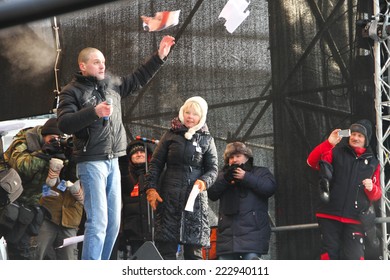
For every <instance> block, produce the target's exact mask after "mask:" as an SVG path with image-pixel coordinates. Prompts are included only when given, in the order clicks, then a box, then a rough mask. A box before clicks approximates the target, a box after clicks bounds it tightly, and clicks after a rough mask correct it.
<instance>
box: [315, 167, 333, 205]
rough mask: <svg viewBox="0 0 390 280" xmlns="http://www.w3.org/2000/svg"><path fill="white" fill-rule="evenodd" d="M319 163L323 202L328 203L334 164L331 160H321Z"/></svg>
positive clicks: (319, 184)
mask: <svg viewBox="0 0 390 280" xmlns="http://www.w3.org/2000/svg"><path fill="white" fill-rule="evenodd" d="M319 164H320V171H319V175H320V180H319V181H318V186H319V189H320V199H321V200H322V201H323V202H325V203H328V202H329V196H330V188H329V181H331V180H332V177H333V166H332V165H331V164H330V163H329V162H327V161H323V160H321V161H320V162H319Z"/></svg>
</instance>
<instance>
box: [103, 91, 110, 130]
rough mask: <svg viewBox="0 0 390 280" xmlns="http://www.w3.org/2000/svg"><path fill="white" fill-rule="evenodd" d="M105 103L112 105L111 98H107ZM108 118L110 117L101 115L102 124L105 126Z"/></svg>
mask: <svg viewBox="0 0 390 280" xmlns="http://www.w3.org/2000/svg"><path fill="white" fill-rule="evenodd" d="M106 103H107V105H112V98H110V97H109V98H107V100H106ZM109 120H110V117H103V126H106V125H107V123H108V121H109Z"/></svg>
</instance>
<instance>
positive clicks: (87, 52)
mask: <svg viewBox="0 0 390 280" xmlns="http://www.w3.org/2000/svg"><path fill="white" fill-rule="evenodd" d="M95 52H100V51H99V50H98V49H96V48H91V47H88V48H85V49H82V50H81V51H80V53H79V56H78V58H77V63H78V64H80V63H81V62H84V63H86V62H87V61H88V60H89V58H90V57H91V54H92V53H95Z"/></svg>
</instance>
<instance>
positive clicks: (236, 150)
mask: <svg viewBox="0 0 390 280" xmlns="http://www.w3.org/2000/svg"><path fill="white" fill-rule="evenodd" d="M235 154H243V155H245V156H247V157H248V159H250V160H251V161H253V153H252V150H251V149H250V148H248V147H247V146H245V144H244V143H242V142H233V143H229V144H227V145H226V149H225V152H224V153H223V160H224V163H225V164H228V163H229V158H230V157H231V156H232V155H235Z"/></svg>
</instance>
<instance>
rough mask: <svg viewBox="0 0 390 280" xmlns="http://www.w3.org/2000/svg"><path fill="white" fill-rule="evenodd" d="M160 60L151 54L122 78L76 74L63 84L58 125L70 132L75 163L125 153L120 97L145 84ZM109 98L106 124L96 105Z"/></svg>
mask: <svg viewBox="0 0 390 280" xmlns="http://www.w3.org/2000/svg"><path fill="white" fill-rule="evenodd" d="M162 64H163V61H162V60H161V59H160V58H159V57H158V55H157V54H156V55H154V56H152V57H151V58H150V59H149V60H148V61H147V62H146V63H145V64H143V65H141V66H140V67H139V68H138V69H137V70H136V71H135V72H134V73H132V74H130V75H128V76H126V77H121V78H114V77H112V78H106V79H104V80H100V81H98V80H97V79H96V78H95V77H86V76H82V75H81V74H75V77H74V78H73V80H72V81H71V82H70V83H69V84H68V85H66V86H65V87H64V89H63V90H62V91H61V94H60V101H59V106H58V111H57V115H58V127H59V129H60V130H61V131H62V132H64V133H66V134H73V143H74V148H73V153H74V154H73V158H74V160H75V161H76V162H82V161H91V160H106V159H111V158H115V157H119V156H123V155H125V153H126V145H127V141H126V132H125V129H124V127H123V124H122V110H121V99H122V98H123V97H127V96H129V95H130V94H132V93H133V92H134V91H136V90H138V89H140V88H141V87H143V86H145V85H146V84H147V82H148V81H149V80H150V79H151V78H152V77H153V75H154V74H155V73H156V72H157V70H158V69H159V68H160V66H161V65H162ZM108 97H110V98H112V101H113V103H112V106H113V109H114V110H113V113H112V115H111V116H110V118H109V121H108V124H107V125H106V126H104V125H103V118H100V119H99V118H98V116H97V115H96V113H95V108H94V107H95V106H96V105H97V104H99V103H100V102H103V101H105V100H106V99H107V98H108Z"/></svg>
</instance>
